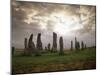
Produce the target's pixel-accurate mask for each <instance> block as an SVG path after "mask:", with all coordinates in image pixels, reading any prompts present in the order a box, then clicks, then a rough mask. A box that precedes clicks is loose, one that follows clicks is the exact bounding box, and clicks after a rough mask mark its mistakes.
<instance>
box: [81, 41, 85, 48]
mask: <svg viewBox="0 0 100 75" xmlns="http://www.w3.org/2000/svg"><path fill="white" fill-rule="evenodd" d="M81 49H82V50H83V49H84V42H83V41H82V42H81Z"/></svg>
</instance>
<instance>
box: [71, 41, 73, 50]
mask: <svg viewBox="0 0 100 75" xmlns="http://www.w3.org/2000/svg"><path fill="white" fill-rule="evenodd" d="M71 50H73V41H72V40H71Z"/></svg>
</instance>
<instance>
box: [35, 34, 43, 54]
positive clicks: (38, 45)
mask: <svg viewBox="0 0 100 75" xmlns="http://www.w3.org/2000/svg"><path fill="white" fill-rule="evenodd" d="M36 47H37V55H40V53H41V51H42V50H43V47H42V41H41V33H38V36H37V45H36Z"/></svg>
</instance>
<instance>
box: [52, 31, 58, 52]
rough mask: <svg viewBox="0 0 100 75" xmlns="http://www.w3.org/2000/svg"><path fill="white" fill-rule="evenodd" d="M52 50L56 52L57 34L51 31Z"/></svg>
mask: <svg viewBox="0 0 100 75" xmlns="http://www.w3.org/2000/svg"><path fill="white" fill-rule="evenodd" d="M52 51H53V52H56V51H57V34H56V33H55V32H53V47H52Z"/></svg>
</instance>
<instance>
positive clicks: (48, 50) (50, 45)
mask: <svg viewBox="0 0 100 75" xmlns="http://www.w3.org/2000/svg"><path fill="white" fill-rule="evenodd" d="M50 46H51V45H50V43H49V44H48V51H50Z"/></svg>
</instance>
